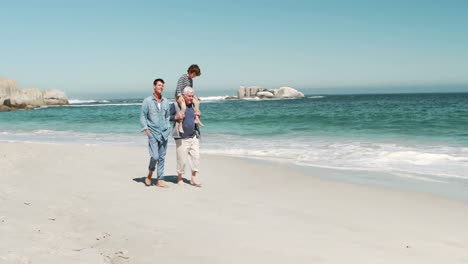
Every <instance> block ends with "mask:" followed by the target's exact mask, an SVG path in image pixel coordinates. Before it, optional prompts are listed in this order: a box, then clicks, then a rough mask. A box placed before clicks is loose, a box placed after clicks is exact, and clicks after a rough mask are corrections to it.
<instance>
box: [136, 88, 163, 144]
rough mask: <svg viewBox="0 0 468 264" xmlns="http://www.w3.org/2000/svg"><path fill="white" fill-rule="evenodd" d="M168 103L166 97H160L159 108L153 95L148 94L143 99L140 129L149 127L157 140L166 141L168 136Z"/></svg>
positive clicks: (143, 129)
mask: <svg viewBox="0 0 468 264" xmlns="http://www.w3.org/2000/svg"><path fill="white" fill-rule="evenodd" d="M169 117H170V112H169V103H168V101H167V98H165V97H162V99H161V108H158V101H156V98H154V96H148V97H146V98H145V100H143V104H142V106H141V114H140V125H141V127H142V131H145V130H146V129H149V130H150V132H151V135H152V136H153V137H154V138H155V139H156V140H157V141H159V142H162V141H167V139H168V137H169V128H170V126H169Z"/></svg>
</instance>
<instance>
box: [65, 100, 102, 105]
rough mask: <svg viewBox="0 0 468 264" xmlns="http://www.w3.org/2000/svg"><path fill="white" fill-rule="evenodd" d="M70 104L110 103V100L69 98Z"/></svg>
mask: <svg viewBox="0 0 468 264" xmlns="http://www.w3.org/2000/svg"><path fill="white" fill-rule="evenodd" d="M68 102H69V103H70V104H92V103H109V101H108V100H80V99H70V100H68Z"/></svg>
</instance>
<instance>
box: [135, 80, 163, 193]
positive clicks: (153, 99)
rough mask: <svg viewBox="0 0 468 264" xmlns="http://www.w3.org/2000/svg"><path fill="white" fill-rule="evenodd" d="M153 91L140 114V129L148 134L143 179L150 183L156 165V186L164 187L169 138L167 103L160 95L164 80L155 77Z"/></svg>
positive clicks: (144, 102) (147, 183)
mask: <svg viewBox="0 0 468 264" xmlns="http://www.w3.org/2000/svg"><path fill="white" fill-rule="evenodd" d="M153 88H154V93H153V95H152V96H148V97H147V98H145V100H143V104H142V106H141V114H140V124H141V127H142V131H145V133H146V135H147V136H148V147H149V154H150V162H149V167H148V170H149V172H148V176H147V177H146V179H145V183H146V185H147V186H150V185H151V177H152V176H153V172H154V170H155V169H156V164H157V166H158V170H157V176H158V178H157V182H156V186H159V187H163V188H166V187H168V186H167V184H166V183H164V161H165V159H166V147H167V140H168V138H169V118H170V115H169V103H168V101H167V98H165V97H162V92H163V90H164V80H163V79H156V80H154V82H153Z"/></svg>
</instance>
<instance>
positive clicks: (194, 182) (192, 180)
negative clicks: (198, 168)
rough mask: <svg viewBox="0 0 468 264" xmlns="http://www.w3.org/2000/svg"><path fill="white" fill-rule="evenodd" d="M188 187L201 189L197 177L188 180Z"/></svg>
mask: <svg viewBox="0 0 468 264" xmlns="http://www.w3.org/2000/svg"><path fill="white" fill-rule="evenodd" d="M190 185H192V186H195V187H201V186H202V185H201V183H199V182H198V180H197V176H194V175H192V178H191V179H190Z"/></svg>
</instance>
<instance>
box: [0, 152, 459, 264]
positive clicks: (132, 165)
mask: <svg viewBox="0 0 468 264" xmlns="http://www.w3.org/2000/svg"><path fill="white" fill-rule="evenodd" d="M172 155H174V151H173V150H169V152H168V159H167V163H166V175H169V179H170V178H173V177H175V175H174V173H173V170H174V171H175V163H174V162H175V159H174V158H171V157H173V156H172ZM0 157H1V159H0V171H1V172H2V173H1V174H2V175H1V177H0V181H1V182H0V232H1V233H2V234H5V235H4V236H3V237H4V239H2V240H0V259H1V260H4V261H6V262H7V263H8V262H14V263H16V262H21V261H22V262H24V263H28V261H29V262H33V263H35V262H38V263H50V262H65V263H102V262H104V263H114V262H115V263H116V262H119V261H120V262H119V263H149V262H152V261H154V257H163V258H165V257H170V256H171V257H170V260H171V261H172V262H173V263H185V262H186V260H187V259H186V258H185V257H188V256H198V257H203V259H200V261H201V262H203V263H219V262H220V261H221V262H229V261H232V259H236V258H239V257H245V256H249V257H252V256H256V257H273V256H278V257H280V258H274V259H273V260H271V262H273V263H284V260H285V259H282V258H281V257H291V256H303V257H305V258H304V260H305V261H304V263H310V262H311V261H313V262H325V263H343V262H352V263H354V262H357V263H362V262H373V263H442V262H444V263H445V262H447V263H464V262H466V261H467V260H468V253H467V252H466V248H468V239H467V238H466V236H465V234H466V233H467V232H468V230H467V229H468V227H467V225H466V223H467V222H468V204H466V203H463V202H459V201H455V200H449V199H446V198H442V197H438V196H435V195H432V194H424V193H417V192H405V191H397V190H388V189H383V188H378V187H372V186H364V185H355V184H350V183H345V182H338V181H330V180H326V179H322V178H321V176H322V175H314V174H310V173H306V172H304V171H301V169H300V168H298V167H294V166H290V165H285V164H280V163H266V162H256V161H253V160H243V159H239V158H234V157H222V156H216V155H202V163H201V172H200V180H201V181H202V183H203V184H204V185H203V187H202V188H194V187H192V186H189V185H184V186H178V185H176V184H172V183H169V185H170V187H169V188H167V189H162V188H157V187H155V186H151V187H145V186H144V184H143V182H142V180H143V179H144V177H145V176H146V170H147V162H148V154H147V149H146V147H135V148H129V147H114V146H78V145H76V146H72V147H71V146H64V145H45V144H44V145H42V144H25V143H23V144H18V143H0ZM187 176H188V174H187V175H186V177H187ZM337 252H340V254H337ZM196 261H197V260H196ZM244 262H247V263H250V262H252V263H253V262H257V261H255V260H254V259H252V258H248V259H247V260H244Z"/></svg>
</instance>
